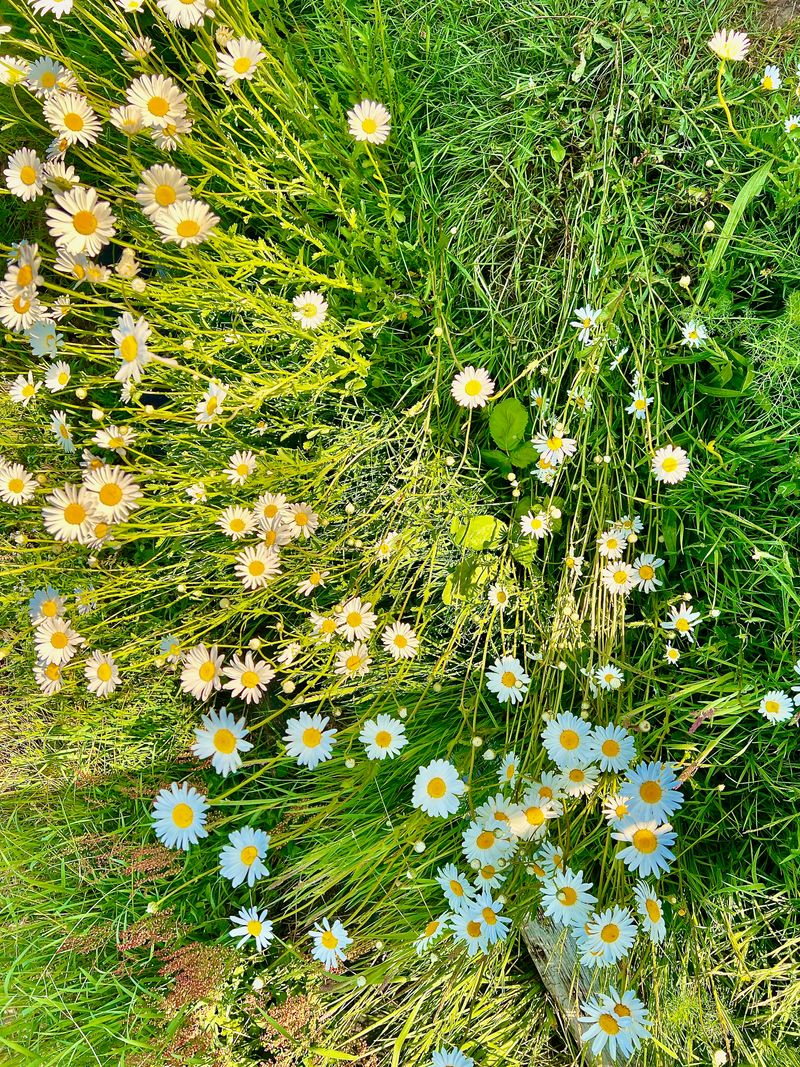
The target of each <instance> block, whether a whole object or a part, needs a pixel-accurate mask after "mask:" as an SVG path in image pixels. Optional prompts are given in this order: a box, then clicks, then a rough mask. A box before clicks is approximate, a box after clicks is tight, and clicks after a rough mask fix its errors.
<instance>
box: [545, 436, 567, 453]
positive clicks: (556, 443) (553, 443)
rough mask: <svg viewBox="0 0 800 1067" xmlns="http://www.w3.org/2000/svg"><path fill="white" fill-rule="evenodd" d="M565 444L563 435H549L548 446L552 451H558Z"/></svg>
mask: <svg viewBox="0 0 800 1067" xmlns="http://www.w3.org/2000/svg"><path fill="white" fill-rule="evenodd" d="M563 444H564V440H563V438H561V437H548V438H547V447H548V448H549V449H550V451H551V452H558V450H559V449H560V448H561V446H562V445H563Z"/></svg>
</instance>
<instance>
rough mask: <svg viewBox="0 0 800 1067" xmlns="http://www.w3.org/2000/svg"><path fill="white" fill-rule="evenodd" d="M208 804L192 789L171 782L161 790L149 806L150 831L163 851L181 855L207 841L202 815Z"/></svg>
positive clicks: (191, 787) (204, 817)
mask: <svg viewBox="0 0 800 1067" xmlns="http://www.w3.org/2000/svg"><path fill="white" fill-rule="evenodd" d="M207 809H208V801H207V800H206V798H205V797H204V796H203V795H202V793H198V792H197V790H196V789H195V788H194V786H187V785H185V784H184V785H178V783H177V782H173V783H172V784H171V785H170V786H169V787H168V788H167V789H161V790H160V791H159V793H158V794H157V796H156V799H155V802H154V803H153V829H154V830H155V832H156V837H157V838H158V840H159V841H160V842H161V843H162V845H166V847H167V848H180V849H183V850H184V851H185V850H186V849H188V848H189V846H190V845H194V844H196V843H197V842H198V841H199V840H200V838H201V837H207V836H208V831H207V830H206V812H207Z"/></svg>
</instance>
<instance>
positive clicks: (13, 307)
mask: <svg viewBox="0 0 800 1067" xmlns="http://www.w3.org/2000/svg"><path fill="white" fill-rule="evenodd" d="M43 312H44V309H43V308H42V305H41V303H40V301H39V298H38V297H37V296H36V294H35V293H32V292H30V291H29V292H28V293H27V294H25V293H17V294H16V295H14V294H12V293H11V292H10V291H9V289H8V288H7V287H6V286H5V285H3V286H0V322H2V323H3V325H4V326H7V327H8V329H9V330H14V331H15V332H17V333H21V332H22V331H23V330H28V329H30V327H31V326H33V325H34V323H35V322H37V321H38V320H39V319H40V318H41V317H42V314H43Z"/></svg>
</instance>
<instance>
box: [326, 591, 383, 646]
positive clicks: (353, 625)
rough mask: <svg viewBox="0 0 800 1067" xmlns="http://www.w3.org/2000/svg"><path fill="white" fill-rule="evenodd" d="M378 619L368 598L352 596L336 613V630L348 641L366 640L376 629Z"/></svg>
mask: <svg viewBox="0 0 800 1067" xmlns="http://www.w3.org/2000/svg"><path fill="white" fill-rule="evenodd" d="M376 620H377V616H376V615H375V613H374V612H373V611H372V604H371V603H370V602H369V601H368V600H365V601H362V600H361V599H360V598H359V597H357V596H355V597H351V598H350V599H349V600H348V601H347V602H346V603H345V604H343V605H342V609H341V611H339V612H338V613H337V615H336V632H337V633H339V634H341V635H342V637H346V638H347V640H348V641H355V640H356V639H358V640H359V641H366V640H367V638H368V637H369V635H370V634H371V633H372V631H373V630H374V629H375V623H376Z"/></svg>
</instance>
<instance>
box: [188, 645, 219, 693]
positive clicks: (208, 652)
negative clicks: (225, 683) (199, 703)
mask: <svg viewBox="0 0 800 1067" xmlns="http://www.w3.org/2000/svg"><path fill="white" fill-rule="evenodd" d="M223 659H224V657H223V656H222V655H220V654H218V653H217V646H216V645H212V646H211V648H206V646H205V644H199V645H195V647H194V648H190V649H189V650H188V651H187V652H185V653H184V655H183V669H182V670H181V689H182V690H183V692H184V693H189V695H190V696H193V697H195V698H196V699H197V700H208V698H209V697H210V696H211V694H212V693H215V692H216V691H217V690H218V689H219V688H220V687H221V685H222V682H221V681H220V673H221V671H222V663H223Z"/></svg>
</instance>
